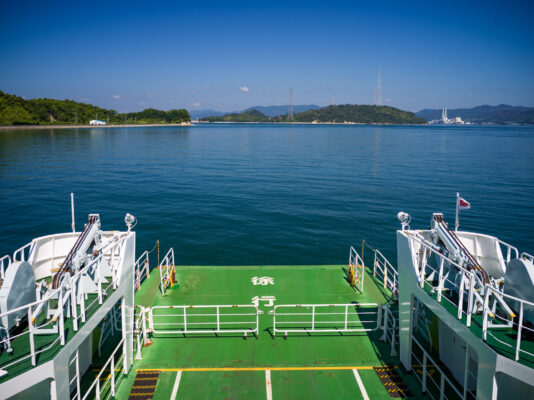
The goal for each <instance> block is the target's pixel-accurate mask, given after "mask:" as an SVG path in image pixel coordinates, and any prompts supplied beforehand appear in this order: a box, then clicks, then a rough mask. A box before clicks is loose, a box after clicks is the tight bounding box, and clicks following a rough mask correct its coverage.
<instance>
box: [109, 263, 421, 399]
mask: <svg viewBox="0 0 534 400" xmlns="http://www.w3.org/2000/svg"><path fill="white" fill-rule="evenodd" d="M263 276H267V277H271V278H273V279H274V284H273V285H265V286H263V285H253V283H252V281H251V279H252V278H253V277H263ZM176 279H177V283H178V284H177V285H175V286H174V287H173V288H172V289H169V290H168V291H167V293H166V295H165V296H162V295H161V294H160V291H159V282H160V278H159V271H158V270H154V271H153V272H152V273H151V276H150V278H149V279H147V280H146V281H145V282H144V283H143V285H142V286H141V289H140V290H139V291H138V292H137V294H136V299H135V301H136V304H138V305H142V306H146V307H153V306H170V305H216V304H221V305H222V304H229V305H232V304H251V301H252V298H253V297H254V296H260V297H261V296H274V297H275V298H276V300H275V304H305V303H310V304H333V303H377V304H383V303H385V302H387V301H388V300H389V298H388V296H389V294H388V292H386V291H384V289H383V288H381V287H380V286H379V285H377V284H376V283H375V281H374V280H373V278H372V276H371V275H368V274H367V275H366V277H365V287H364V293H363V294H361V293H359V292H358V291H357V290H355V289H353V288H351V287H350V285H349V284H348V283H347V281H346V271H345V270H344V268H343V267H342V266H339V265H314V266H238V267H237V266H216V267H213V266H177V267H176ZM259 309H260V310H262V311H264V314H262V315H260V317H259V335H258V337H253V336H249V337H248V338H247V339H246V340H245V339H244V338H243V337H242V335H238V334H235V335H232V334H223V335H219V336H216V335H215V334H211V333H210V334H203V335H200V334H196V335H192V334H191V335H186V337H184V335H181V334H176V335H173V336H168V337H164V336H163V335H154V337H153V338H152V340H153V344H152V345H150V346H148V347H145V348H143V353H142V357H143V358H142V360H136V361H135V362H134V366H133V368H134V371H132V372H135V371H137V370H145V369H149V370H150V369H153V370H159V371H162V373H161V374H160V378H159V380H158V384H157V388H156V392H155V394H154V398H155V399H169V397H170V395H171V393H172V389H173V386H174V384H175V381H176V377H177V374H178V371H179V370H180V374H181V380H180V384H179V388H178V393H177V397H176V398H177V399H206V398H210V399H218V398H220V399H266V398H267V397H266V396H267V389H266V370H269V371H270V374H271V381H272V398H273V399H275V400H278V399H295V398H304V399H313V398H321V399H324V398H339V399H348V398H351V399H361V398H364V397H363V395H362V393H361V390H360V388H359V385H358V383H357V381H356V379H355V375H354V372H353V369H358V372H359V375H360V377H361V380H362V383H363V385H364V387H365V391H366V392H367V395H368V396H369V398H371V399H380V398H383V399H387V398H390V397H389V395H388V392H387V390H386V389H385V388H384V386H383V385H382V383H381V382H380V379H379V378H378V376H377V374H376V372H375V371H374V370H373V369H372V367H375V366H384V365H392V366H398V364H399V361H398V357H390V355H389V354H390V348H389V345H386V344H385V343H383V342H381V341H379V340H378V339H379V337H380V336H381V331H374V332H357V333H320V334H291V333H290V334H289V336H288V338H287V339H284V338H283V337H282V336H277V337H276V338H274V337H273V336H272V334H271V333H272V326H273V323H272V320H273V316H272V315H270V314H269V313H268V312H269V310H271V309H272V307H267V306H266V304H265V303H263V302H260V306H259ZM398 371H399V373H400V375H401V376H402V378H403V379H404V380H405V382H406V383H407V384H408V386H409V388H410V390H411V392H412V393H413V394H414V396H415V397H414V398H417V397H420V396H421V391H420V389H419V383H418V381H416V378H415V377H414V375H413V374H405V373H404V371H403V370H402V368H401V367H398ZM134 377H135V373H129V374H128V376H127V377H126V379H125V381H124V383H123V384H122V385H121V386H120V387H119V391H118V393H117V398H120V399H126V398H128V395H129V393H130V390H131V388H132V385H133V381H134Z"/></svg>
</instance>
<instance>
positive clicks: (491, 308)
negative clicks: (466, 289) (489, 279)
mask: <svg viewBox="0 0 534 400" xmlns="http://www.w3.org/2000/svg"><path fill="white" fill-rule="evenodd" d="M490 296H491V298H492V299H493V301H492V302H490ZM498 299H502V300H501V301H498ZM506 300H508V301H506ZM490 303H492V304H490ZM503 304H514V308H519V316H517V315H515V314H514V315H513V316H512V318H511V319H508V318H503V317H502V316H500V315H501V314H503V313H505V314H506V315H508V310H507V309H504V308H503V307H502V305H503ZM525 309H529V310H534V303H532V302H530V301H526V300H522V299H520V298H518V297H514V296H510V295H508V294H505V293H502V292H500V291H498V290H496V289H494V288H492V287H491V286H489V287H488V288H487V291H486V295H485V296H484V313H483V319H482V338H483V339H484V340H485V341H487V339H488V335H490V336H491V338H492V339H493V340H496V341H497V342H499V343H501V344H502V345H504V346H507V347H508V348H510V349H512V351H513V353H514V359H515V360H516V361H518V360H519V359H520V358H521V355H522V354H523V355H527V356H530V357H534V354H533V353H530V352H528V351H526V350H524V349H521V341H522V340H525V341H529V342H530V341H531V340H530V339H525V338H524V337H523V332H524V331H527V333H528V337H532V335H533V333H534V329H532V328H530V327H528V326H525V324H524V322H525V321H524V314H525ZM516 317H517V319H516ZM516 321H517V322H516ZM488 328H494V329H499V328H514V332H516V338H515V345H512V344H510V343H507V342H505V341H504V340H501V339H499V338H498V337H497V335H496V334H493V333H491V332H490V331H488ZM506 336H507V337H508V338H509V337H510V335H509V334H507V335H506Z"/></svg>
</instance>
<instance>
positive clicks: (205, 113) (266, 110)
mask: <svg viewBox="0 0 534 400" xmlns="http://www.w3.org/2000/svg"><path fill="white" fill-rule="evenodd" d="M319 108H321V107H320V106H317V105H315V104H301V105H298V104H296V105H294V106H293V113H295V114H296V113H300V112H304V111H308V110H317V109H319ZM288 109H289V105H282V106H253V107H247V108H245V109H244V110H241V111H231V112H222V111H217V110H209V109H207V110H189V114H190V115H191V119H203V118H205V117H220V116H222V115H227V114H241V113H243V112H245V111H250V110H258V111H260V112H262V113H263V114H265V115H266V116H268V117H277V116H279V115H284V114H287V110H288Z"/></svg>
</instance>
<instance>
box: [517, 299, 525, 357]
mask: <svg viewBox="0 0 534 400" xmlns="http://www.w3.org/2000/svg"><path fill="white" fill-rule="evenodd" d="M523 304H524V303H523V302H522V301H521V307H520V308H519V327H518V328H517V344H516V346H515V360H516V361H517V360H519V352H520V351H521V331H522V330H523Z"/></svg>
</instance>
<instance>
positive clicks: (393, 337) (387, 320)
mask: <svg viewBox="0 0 534 400" xmlns="http://www.w3.org/2000/svg"><path fill="white" fill-rule="evenodd" d="M379 311H380V312H383V315H382V326H381V328H382V331H383V334H382V337H381V338H380V340H382V341H383V342H385V343H389V344H390V346H391V352H390V355H391V356H392V357H394V356H396V355H397V354H398V353H397V343H398V335H399V331H398V329H397V318H395V315H394V314H393V312H392V311H391V309H390V308H389V305H388V304H384V305H382V306H380V310H379Z"/></svg>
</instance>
